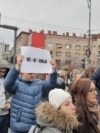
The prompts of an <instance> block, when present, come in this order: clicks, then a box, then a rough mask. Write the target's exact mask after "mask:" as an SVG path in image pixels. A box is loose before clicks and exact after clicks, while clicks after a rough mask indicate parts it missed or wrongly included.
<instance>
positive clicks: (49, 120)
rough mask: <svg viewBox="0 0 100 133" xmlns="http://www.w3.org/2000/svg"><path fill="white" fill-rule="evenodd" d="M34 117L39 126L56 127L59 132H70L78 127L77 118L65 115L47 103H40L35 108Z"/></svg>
mask: <svg viewBox="0 0 100 133" xmlns="http://www.w3.org/2000/svg"><path fill="white" fill-rule="evenodd" d="M36 115H37V123H38V124H39V125H41V126H51V127H56V128H58V129H59V130H61V131H71V130H73V129H77V127H78V125H79V122H78V121H77V116H70V115H66V114H64V113H63V112H62V111H61V110H58V109H56V108H55V107H54V106H53V105H51V104H50V103H49V102H42V103H41V104H40V105H39V106H38V107H37V108H36Z"/></svg>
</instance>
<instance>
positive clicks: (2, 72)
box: [0, 68, 6, 77]
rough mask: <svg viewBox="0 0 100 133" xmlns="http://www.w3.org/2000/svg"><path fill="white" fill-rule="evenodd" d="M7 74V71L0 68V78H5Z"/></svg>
mask: <svg viewBox="0 0 100 133" xmlns="http://www.w3.org/2000/svg"><path fill="white" fill-rule="evenodd" d="M5 73H6V69H5V68H0V77H4V75H5Z"/></svg>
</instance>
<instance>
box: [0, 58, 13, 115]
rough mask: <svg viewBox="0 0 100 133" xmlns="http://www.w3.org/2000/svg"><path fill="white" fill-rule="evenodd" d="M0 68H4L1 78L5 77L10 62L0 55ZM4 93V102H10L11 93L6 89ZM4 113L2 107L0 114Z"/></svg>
mask: <svg viewBox="0 0 100 133" xmlns="http://www.w3.org/2000/svg"><path fill="white" fill-rule="evenodd" d="M0 68H4V69H6V72H5V75H4V76H3V78H5V77H6V75H7V73H8V71H9V70H10V64H9V63H8V62H7V61H6V60H4V59H3V58H2V57H1V56H0ZM2 84H3V83H2ZM4 95H5V97H6V103H11V95H10V94H9V93H8V92H7V91H6V90H5V93H4ZM4 113H5V110H4V107H2V108H1V110H0V115H2V114H4Z"/></svg>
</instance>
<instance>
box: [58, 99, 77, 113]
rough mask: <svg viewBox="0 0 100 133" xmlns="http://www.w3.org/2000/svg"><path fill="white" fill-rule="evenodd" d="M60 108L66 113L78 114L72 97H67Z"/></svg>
mask: <svg viewBox="0 0 100 133" xmlns="http://www.w3.org/2000/svg"><path fill="white" fill-rule="evenodd" d="M60 109H61V110H62V111H63V112H64V113H65V114H69V115H76V107H75V106H74V104H73V103H72V98H71V97H69V98H67V99H66V100H65V101H64V102H63V103H62V104H61V106H60Z"/></svg>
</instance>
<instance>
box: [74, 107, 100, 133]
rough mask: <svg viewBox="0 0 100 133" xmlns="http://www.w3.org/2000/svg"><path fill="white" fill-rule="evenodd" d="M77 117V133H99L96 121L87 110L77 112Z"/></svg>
mask: <svg viewBox="0 0 100 133" xmlns="http://www.w3.org/2000/svg"><path fill="white" fill-rule="evenodd" d="M76 106H77V105H76ZM78 115H79V122H80V123H81V125H80V126H79V130H78V131H79V133H100V131H99V130H98V128H97V122H96V120H95V119H94V117H93V115H92V114H91V113H90V112H89V111H88V110H85V109H81V111H80V112H79V111H78Z"/></svg>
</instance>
